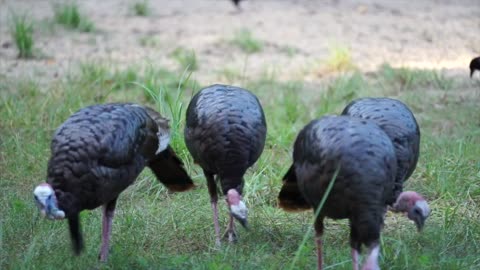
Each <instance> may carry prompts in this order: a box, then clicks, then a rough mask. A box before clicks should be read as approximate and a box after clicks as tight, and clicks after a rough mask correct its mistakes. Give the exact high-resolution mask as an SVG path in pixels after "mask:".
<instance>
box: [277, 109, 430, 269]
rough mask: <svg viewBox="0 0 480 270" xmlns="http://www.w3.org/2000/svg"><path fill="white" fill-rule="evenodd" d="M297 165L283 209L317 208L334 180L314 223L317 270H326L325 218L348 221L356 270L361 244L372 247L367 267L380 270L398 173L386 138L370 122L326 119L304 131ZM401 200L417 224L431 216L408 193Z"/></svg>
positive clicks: (281, 197) (289, 179)
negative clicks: (382, 233)
mask: <svg viewBox="0 0 480 270" xmlns="http://www.w3.org/2000/svg"><path fill="white" fill-rule="evenodd" d="M293 161H294V162H293V165H292V167H291V168H290V169H289V171H288V173H287V174H286V175H285V177H284V180H283V181H284V184H283V186H282V189H281V191H280V194H279V204H280V207H282V208H284V209H285V210H287V211H291V210H303V209H309V208H312V207H313V209H315V210H317V209H318V207H319V204H320V202H321V200H322V197H323V196H324V195H326V191H327V188H328V186H329V184H330V182H331V181H335V182H334V183H333V184H332V188H331V190H330V193H329V194H328V197H327V199H326V201H325V203H324V205H323V207H322V208H321V209H320V210H319V214H318V216H317V218H316V221H315V231H316V244H317V256H318V269H322V239H321V236H322V234H323V229H324V227H323V220H324V218H325V217H330V218H333V219H349V222H350V245H351V247H352V262H353V266H354V269H358V263H359V261H358V256H359V253H360V252H361V246H362V245H365V246H366V247H367V248H368V257H367V260H366V262H365V264H364V268H363V269H379V266H378V255H379V237H380V231H381V228H382V226H383V220H384V215H385V212H386V209H387V204H388V202H389V201H390V200H391V198H392V196H393V195H394V185H395V176H396V171H397V161H396V156H395V149H394V146H393V144H392V141H391V140H390V138H389V137H388V135H387V134H386V133H385V132H384V131H383V130H382V129H381V128H380V127H378V125H376V124H375V123H374V122H372V121H370V120H364V119H359V118H355V117H350V116H325V117H322V118H320V119H318V120H313V121H312V122H310V123H309V124H308V125H307V126H306V127H304V128H303V129H302V130H301V131H300V133H299V134H298V137H297V139H296V141H295V145H294V150H293ZM336 173H337V175H336V177H335V174H336ZM399 201H404V202H406V203H407V204H405V205H404V206H406V208H405V209H402V211H403V212H407V213H409V215H410V213H411V214H412V215H414V216H413V218H414V219H415V220H417V216H419V218H418V219H420V218H423V217H425V216H426V215H428V211H429V210H428V209H426V208H425V207H424V206H425V205H424V204H423V203H424V200H422V199H421V198H417V197H415V196H410V195H409V194H405V196H400V198H399ZM422 202H423V203H422ZM421 225H423V222H422V223H419V226H421Z"/></svg>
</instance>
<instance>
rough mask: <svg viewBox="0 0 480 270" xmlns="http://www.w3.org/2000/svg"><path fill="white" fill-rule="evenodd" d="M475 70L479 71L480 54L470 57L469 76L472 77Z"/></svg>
mask: <svg viewBox="0 0 480 270" xmlns="http://www.w3.org/2000/svg"><path fill="white" fill-rule="evenodd" d="M475 70H478V71H480V56H479V57H475V58H473V59H472V61H470V78H472V77H473V73H474V72H475Z"/></svg>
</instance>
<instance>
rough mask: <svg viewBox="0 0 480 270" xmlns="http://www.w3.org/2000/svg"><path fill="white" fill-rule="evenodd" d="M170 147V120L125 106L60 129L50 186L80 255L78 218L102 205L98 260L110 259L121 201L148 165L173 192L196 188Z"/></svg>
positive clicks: (91, 112) (74, 119) (95, 109)
mask: <svg viewBox="0 0 480 270" xmlns="http://www.w3.org/2000/svg"><path fill="white" fill-rule="evenodd" d="M168 142H169V127H168V120H166V119H165V118H162V117H161V116H160V114H158V113H157V112H156V111H154V110H152V109H150V108H148V107H143V106H140V105H136V104H127V103H117V104H103V105H94V106H89V107H86V108H83V109H81V110H80V111H78V112H76V113H74V114H73V115H72V116H71V117H70V118H68V119H67V120H66V121H65V122H64V123H63V124H62V125H61V126H60V127H59V128H58V129H57V130H56V132H55V134H54V136H53V140H52V143H51V158H50V161H49V163H48V170H47V183H48V184H49V185H50V186H51V187H52V188H53V190H54V196H55V197H56V201H57V203H58V208H59V209H60V210H62V211H64V212H65V217H66V218H67V219H68V221H69V227H70V234H71V237H72V241H73V246H74V250H75V251H76V253H77V254H78V253H79V252H80V251H81V249H82V248H83V241H82V235H81V231H80V221H79V213H80V212H81V211H82V210H85V209H94V208H97V207H99V206H101V205H103V206H104V212H103V230H102V248H101V252H100V259H101V260H102V261H104V260H106V259H107V256H108V242H109V236H110V232H111V222H112V218H113V213H114V209H115V205H116V201H117V198H118V196H119V195H120V193H121V192H122V191H123V190H125V189H126V188H127V187H128V186H129V185H131V184H132V183H133V182H134V181H135V179H136V178H137V176H138V175H139V173H140V172H141V171H142V170H143V169H144V167H145V166H148V167H150V169H151V170H152V171H153V173H154V174H155V175H156V177H157V179H158V180H160V181H161V182H162V183H163V184H164V185H165V186H166V187H167V188H169V189H171V190H173V191H185V190H188V189H190V188H192V187H193V182H192V181H191V179H190V177H189V176H188V174H187V173H186V171H185V170H184V168H183V164H182V162H181V161H180V160H179V159H178V158H177V157H176V155H175V153H174V151H173V150H172V149H171V148H170V146H168Z"/></svg>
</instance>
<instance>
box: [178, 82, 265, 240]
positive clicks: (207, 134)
mask: <svg viewBox="0 0 480 270" xmlns="http://www.w3.org/2000/svg"><path fill="white" fill-rule="evenodd" d="M266 132H267V126H266V123H265V116H264V114H263V109H262V106H261V105H260V102H259V101H258V99H257V97H255V95H253V94H252V93H251V92H249V91H247V90H245V89H242V88H239V87H234V86H228V85H219V84H216V85H212V86H209V87H206V88H204V89H202V90H201V91H200V92H198V93H197V94H196V95H195V96H194V97H193V98H192V100H191V102H190V104H189V105H188V108H187V123H186V127H185V142H186V145H187V148H188V150H189V151H190V153H191V154H192V156H193V159H194V161H195V163H197V164H199V165H200V166H201V167H202V169H203V172H204V174H205V178H206V179H207V185H208V192H209V194H210V198H211V203H212V210H213V216H214V218H213V219H214V226H215V234H216V244H217V245H219V244H220V229H219V225H218V211H217V200H218V195H217V183H218V184H219V185H220V188H221V191H222V193H223V194H224V195H226V200H227V204H228V207H229V209H230V222H229V225H228V228H227V233H226V235H227V236H228V239H229V241H231V242H232V241H235V240H236V234H235V229H234V220H233V218H236V219H237V220H238V221H239V222H240V223H241V224H242V225H243V226H246V224H247V211H248V210H247V208H246V206H245V204H244V202H243V201H242V190H243V184H244V179H243V175H244V174H245V172H246V170H247V169H248V168H249V167H250V166H252V165H253V164H254V163H255V162H256V161H257V159H258V158H259V157H260V154H261V153H262V151H263V147H264V145H265V137H266ZM214 176H216V181H215V180H214Z"/></svg>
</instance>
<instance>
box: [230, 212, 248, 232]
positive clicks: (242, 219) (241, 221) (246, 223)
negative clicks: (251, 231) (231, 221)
mask: <svg viewBox="0 0 480 270" xmlns="http://www.w3.org/2000/svg"><path fill="white" fill-rule="evenodd" d="M232 215H233V217H234V218H235V219H236V220H238V222H240V224H241V225H242V227H243V228H245V229H246V230H248V221H247V218H242V217H240V216H237V215H235V214H232Z"/></svg>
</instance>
